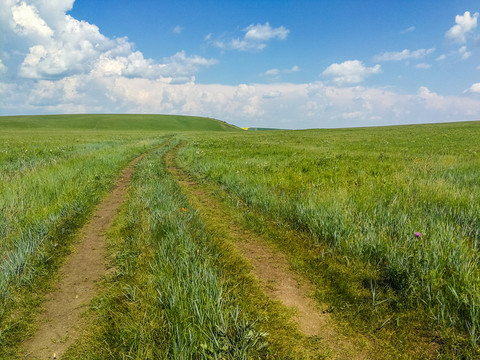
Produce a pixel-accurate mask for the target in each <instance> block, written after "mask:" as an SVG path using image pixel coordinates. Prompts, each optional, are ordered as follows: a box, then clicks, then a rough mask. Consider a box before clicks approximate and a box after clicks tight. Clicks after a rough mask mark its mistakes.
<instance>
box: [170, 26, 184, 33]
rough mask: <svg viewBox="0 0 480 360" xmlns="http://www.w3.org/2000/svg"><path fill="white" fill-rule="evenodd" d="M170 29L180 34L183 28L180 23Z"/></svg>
mask: <svg viewBox="0 0 480 360" xmlns="http://www.w3.org/2000/svg"><path fill="white" fill-rule="evenodd" d="M172 31H173V32H174V33H175V34H181V33H182V31H183V28H182V27H181V26H180V25H177V26H175V27H174V28H173V29H172Z"/></svg>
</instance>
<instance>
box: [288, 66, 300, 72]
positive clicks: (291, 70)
mask: <svg viewBox="0 0 480 360" xmlns="http://www.w3.org/2000/svg"><path fill="white" fill-rule="evenodd" d="M299 71H300V67H298V66H297V65H294V66H292V67H291V68H290V69H286V70H284V72H286V73H294V72H299Z"/></svg>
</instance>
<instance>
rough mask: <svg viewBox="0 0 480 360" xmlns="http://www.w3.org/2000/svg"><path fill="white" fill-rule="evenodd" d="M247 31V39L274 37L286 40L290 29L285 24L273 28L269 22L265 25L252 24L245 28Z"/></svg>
mask: <svg viewBox="0 0 480 360" xmlns="http://www.w3.org/2000/svg"><path fill="white" fill-rule="evenodd" d="M244 31H246V34H245V40H252V41H269V40H271V39H274V38H278V39H280V40H285V39H286V38H287V35H288V33H289V32H290V30H288V29H287V28H285V27H284V26H280V27H278V28H272V27H271V26H270V24H269V23H268V22H266V23H265V25H261V24H257V25H253V24H252V25H250V26H248V27H247V28H245V29H244Z"/></svg>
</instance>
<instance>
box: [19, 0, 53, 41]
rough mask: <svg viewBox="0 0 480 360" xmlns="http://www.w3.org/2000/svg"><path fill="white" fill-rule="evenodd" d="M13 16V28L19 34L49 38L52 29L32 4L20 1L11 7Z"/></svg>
mask: <svg viewBox="0 0 480 360" xmlns="http://www.w3.org/2000/svg"><path fill="white" fill-rule="evenodd" d="M11 12H12V17H13V23H12V25H13V30H14V31H15V32H16V33H17V34H20V35H30V36H32V35H35V36H40V37H44V38H49V37H51V36H52V35H53V30H52V29H51V28H50V27H49V26H48V25H47V23H46V22H45V21H44V20H43V19H42V18H41V17H40V15H39V13H38V10H37V8H36V7H35V6H33V5H27V4H26V3H24V2H22V3H20V4H19V5H16V6H13V7H12V8H11Z"/></svg>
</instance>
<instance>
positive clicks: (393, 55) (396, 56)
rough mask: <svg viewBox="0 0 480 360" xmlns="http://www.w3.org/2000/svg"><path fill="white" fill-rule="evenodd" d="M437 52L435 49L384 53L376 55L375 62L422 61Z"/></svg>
mask: <svg viewBox="0 0 480 360" xmlns="http://www.w3.org/2000/svg"><path fill="white" fill-rule="evenodd" d="M434 51H435V49H434V48H431V49H418V50H415V51H410V50H408V49H405V50H402V51H393V52H384V53H383V54H380V55H376V56H375V57H374V60H375V61H402V60H408V59H422V58H424V57H426V56H427V55H430V54H431V53H433V52H434Z"/></svg>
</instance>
